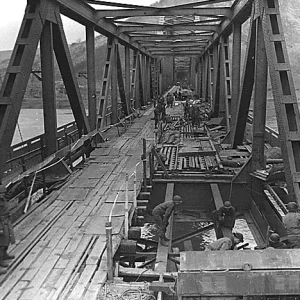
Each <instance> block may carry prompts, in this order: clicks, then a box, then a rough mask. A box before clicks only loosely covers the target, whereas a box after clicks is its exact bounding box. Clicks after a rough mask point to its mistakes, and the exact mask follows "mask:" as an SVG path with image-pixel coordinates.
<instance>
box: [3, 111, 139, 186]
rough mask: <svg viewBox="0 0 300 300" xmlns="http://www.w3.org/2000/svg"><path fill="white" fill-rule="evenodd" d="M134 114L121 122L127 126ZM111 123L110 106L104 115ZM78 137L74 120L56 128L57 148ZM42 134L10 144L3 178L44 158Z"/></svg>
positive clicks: (109, 124)
mask: <svg viewBox="0 0 300 300" xmlns="http://www.w3.org/2000/svg"><path fill="white" fill-rule="evenodd" d="M118 115H119V116H120V115H121V106H119V108H118ZM133 117H134V116H133V115H132V114H131V115H129V116H127V117H125V118H124V122H119V123H118V124H123V123H124V124H125V125H124V124H123V125H124V126H127V122H128V120H129V121H130V122H131V121H132V118H133ZM111 125H112V111H111V106H108V107H107V113H106V115H105V126H106V128H109V127H110V126H111ZM104 130H105V129H104ZM79 138H80V134H79V131H78V129H77V125H76V122H75V121H73V122H70V123H67V124H65V125H63V126H60V127H59V128H58V129H57V150H61V149H63V148H64V147H65V146H67V145H69V144H71V143H73V142H75V141H77V140H78V139H79ZM44 150H45V144H44V134H40V135H38V136H35V137H33V138H30V139H28V140H26V141H23V142H21V143H17V144H15V145H12V146H11V147H10V150H9V159H8V160H7V161H6V164H5V168H4V174H3V179H4V181H7V179H8V178H11V177H14V176H17V175H18V174H21V173H22V172H24V171H26V170H28V169H30V168H31V167H33V166H35V165H37V164H38V163H40V162H42V161H43V160H44V159H45V154H44V153H45V151H44Z"/></svg>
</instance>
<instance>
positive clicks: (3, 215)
mask: <svg viewBox="0 0 300 300" xmlns="http://www.w3.org/2000/svg"><path fill="white" fill-rule="evenodd" d="M5 193H6V187H5V186H4V185H0V274H4V273H6V268H7V267H8V266H9V264H8V263H7V262H6V260H9V259H14V258H15V257H14V256H13V255H9V254H8V253H7V250H8V246H9V244H14V243H15V237H14V232H13V228H12V224H11V221H10V214H9V208H8V201H7V199H6V197H5Z"/></svg>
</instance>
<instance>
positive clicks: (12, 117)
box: [0, 0, 300, 299]
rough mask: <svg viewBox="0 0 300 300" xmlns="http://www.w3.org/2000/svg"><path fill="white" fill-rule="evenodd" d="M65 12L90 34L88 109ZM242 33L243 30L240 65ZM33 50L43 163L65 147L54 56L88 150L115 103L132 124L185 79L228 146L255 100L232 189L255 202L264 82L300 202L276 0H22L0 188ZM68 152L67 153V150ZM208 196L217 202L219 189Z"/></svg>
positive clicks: (292, 108) (238, 140) (8, 82)
mask: <svg viewBox="0 0 300 300" xmlns="http://www.w3.org/2000/svg"><path fill="white" fill-rule="evenodd" d="M62 15H63V16H66V17H68V18H70V19H72V20H74V21H76V22H78V23H80V24H81V25H83V26H84V27H85V30H86V60H87V74H86V77H87V86H88V107H84V103H83V100H82V95H81V93H80V88H79V85H78V82H77V74H75V70H74V64H73V62H72V58H71V54H70V50H69V48H68V44H67V39H66V34H65V31H64V28H63V23H62ZM246 24H247V26H246ZM244 27H247V28H249V29H248V35H247V42H246V51H245V57H244V60H243V61H244V63H243V65H242V63H241V62H242V32H243V29H244ZM96 33H99V34H101V35H104V36H105V37H106V38H107V44H106V55H105V64H104V68H103V76H102V81H101V83H100V85H101V90H100V94H97V91H96V83H97V82H96V65H97V63H98V62H97V61H96V59H95V56H96V55H95V53H96V47H95V34H96ZM38 47H39V51H40V60H41V70H40V71H41V72H40V74H39V77H40V79H41V82H42V100H43V111H44V130H45V133H44V136H43V139H41V141H40V142H39V143H40V144H39V146H38V147H39V149H42V151H43V155H42V156H41V157H42V159H46V158H47V157H53V156H55V155H58V156H57V157H58V158H59V154H58V153H61V152H63V151H64V147H63V146H64V145H60V144H59V143H58V140H59V139H60V138H61V137H62V134H58V128H57V122H56V95H55V94H56V93H55V59H56V61H57V64H58V66H59V70H60V73H61V77H62V79H63V83H64V86H65V89H66V93H67V96H68V99H69V102H70V106H71V109H72V112H73V114H74V118H75V123H76V125H77V132H76V134H74V136H76V139H78V140H77V142H75V143H76V147H79V146H80V147H81V146H82V147H83V148H85V146H86V145H87V142H91V141H92V139H94V138H99V139H101V138H102V137H101V132H102V131H103V130H105V128H106V127H107V126H113V125H114V124H117V123H119V122H120V120H119V109H120V107H122V110H123V112H124V118H125V119H126V118H128V119H129V118H131V117H132V116H133V115H134V114H135V113H136V111H137V110H139V109H140V108H141V107H143V106H146V105H147V104H148V103H149V102H150V101H151V99H152V98H153V97H155V96H156V95H159V94H162V93H163V92H165V91H166V90H167V89H168V87H169V86H171V85H173V84H174V83H175V82H176V81H178V79H181V78H186V79H187V80H188V82H189V83H190V84H191V85H192V87H193V88H194V90H195V91H196V92H197V94H198V95H199V98H200V99H202V100H204V101H207V102H211V104H212V107H213V116H214V117H218V118H224V120H225V124H226V128H227V132H226V137H225V139H224V141H225V142H226V143H227V144H229V145H230V146H231V147H232V148H237V147H239V146H241V145H242V144H243V139H244V134H245V131H246V124H247V118H248V113H249V108H250V101H251V100H252V99H253V103H254V107H253V122H252V125H253V126H252V128H253V132H252V153H251V158H250V159H249V160H248V161H247V164H246V165H245V167H243V168H242V169H241V171H240V173H239V174H238V176H237V177H236V180H235V182H234V183H239V182H240V181H242V182H245V181H246V182H250V184H251V190H252V193H253V197H254V198H256V200H257V202H259V201H260V200H262V199H261V198H262V197H261V195H262V190H263V185H262V184H261V183H260V182H258V181H257V180H255V179H252V178H251V177H250V173H251V172H252V171H254V170H257V169H263V168H265V159H264V145H265V126H266V102H267V83H268V76H269V79H270V82H271V86H272V92H273V98H274V104H275V110H276V117H277V123H278V130H279V140H280V147H281V150H282V157H283V162H284V168H285V179H286V183H287V189H288V195H289V200H292V201H295V202H297V203H298V204H300V187H299V183H300V118H299V108H298V104H297V98H296V94H295V88H294V84H293V78H292V73H291V67H290V64H289V58H288V52H287V47H286V42H285V39H284V32H283V27H282V22H281V16H280V8H279V1H278V0H235V1H227V0H203V1H195V2H194V3H186V4H179V5H173V6H172V5H171V6H167V7H158V6H156V5H155V4H154V5H153V6H142V5H131V4H120V3H113V2H108V1H97V0H72V1H70V0H28V3H27V7H26V11H25V14H24V18H23V21H22V24H21V27H20V31H19V34H18V37H17V40H16V44H15V46H14V49H13V52H12V56H11V59H10V61H9V65H8V67H7V71H6V74H5V77H4V80H3V84H2V86H1V90H0V145H1V151H0V182H1V183H5V177H6V175H7V172H8V170H9V168H8V167H7V164H8V161H11V160H12V159H16V157H15V158H14V157H11V156H10V153H11V143H12V139H13V135H14V132H15V128H16V126H17V121H18V117H19V114H20V110H21V107H22V102H23V99H24V94H25V91H26V87H27V83H28V80H29V78H30V76H31V73H32V68H33V62H34V59H35V56H36V51H37V50H38ZM121 53H124V57H125V61H124V62H122V61H121ZM268 74H269V75H268ZM133 100H134V101H133ZM86 110H87V111H88V113H86ZM72 131H73V129H72ZM66 148H67V149H66V150H65V151H66V152H67V151H68V149H69V148H70V146H66ZM66 152H63V153H66ZM39 163H40V164H42V161H40V162H39ZM20 164H22V163H20ZM41 167H42V165H41ZM168 184H170V183H168ZM172 192H173V191H172ZM212 193H213V195H214V196H215V198H218V199H219V200H220V203H221V202H222V199H220V197H219V196H220V191H219V189H218V188H217V187H216V186H215V185H213V188H212ZM220 203H219V204H220ZM267 210H268V209H267ZM267 212H269V210H268V211H267ZM257 215H259V212H258V213H257ZM266 217H270V220H268V222H269V221H270V222H271V223H272V222H273V223H272V224H273V225H274V226H275V227H277V228H278V229H279V230H282V224H281V223H280V221H279V218H278V216H274V215H268V213H266ZM259 218H260V217H258V219H259ZM260 220H261V221H262V222H265V220H264V219H263V218H261V219H260ZM264 224H265V223H264ZM254 259H255V258H254ZM192 260H193V258H191V261H189V262H190V265H192V264H193V261H192ZM282 263H283V264H284V263H285V262H282ZM289 267H292V266H290V265H289ZM187 270H188V271H190V269H187ZM202 275H203V274H202ZM202 275H201V276H202ZM188 276H190V275H189V274H188ZM199 276H200V275H199ZM201 276H200V277H201ZM297 276H298V275H297ZM297 278H298V277H297ZM234 280H235V278H234V276H233V277H232V281H234ZM297 280H298V279H297ZM278 284H279V285H280V283H278ZM274 286H275V289H276V287H278V286H277V285H276V284H275V285H274ZM295 290H297V291H298V290H299V286H297V288H295ZM239 292H240V291H239ZM292 292H293V288H291V290H290V293H292ZM183 299H184V298H183Z"/></svg>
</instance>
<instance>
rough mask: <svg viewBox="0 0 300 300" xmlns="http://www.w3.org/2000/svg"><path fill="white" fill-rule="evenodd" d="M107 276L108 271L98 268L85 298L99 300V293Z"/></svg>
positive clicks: (85, 299) (86, 299)
mask: <svg viewBox="0 0 300 300" xmlns="http://www.w3.org/2000/svg"><path fill="white" fill-rule="evenodd" d="M106 278H107V272H106V271H102V270H97V271H96V272H95V275H94V277H93V279H92V281H91V283H90V284H89V285H88V287H87V290H86V293H85V296H84V300H97V299H98V293H99V291H100V289H101V287H102V286H103V285H104V283H105V282H106Z"/></svg>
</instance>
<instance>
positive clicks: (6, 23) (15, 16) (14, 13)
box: [0, 0, 156, 51]
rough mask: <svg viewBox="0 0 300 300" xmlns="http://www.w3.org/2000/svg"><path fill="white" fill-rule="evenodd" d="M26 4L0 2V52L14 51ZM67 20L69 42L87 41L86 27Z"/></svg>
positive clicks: (141, 1)
mask: <svg viewBox="0 0 300 300" xmlns="http://www.w3.org/2000/svg"><path fill="white" fill-rule="evenodd" d="M109 2H118V3H126V4H136V5H150V4H151V3H154V2H156V0H118V1H116V0H109ZM26 3H27V0H0V51H2V50H12V49H13V47H14V44H15V41H16V38H17V34H18V32H19V28H20V25H21V22H22V19H23V15H24V10H25V7H26ZM65 20H66V18H65V19H64V20H63V21H64V28H65V31H66V35H67V39H68V42H69V43H73V42H76V41H78V40H85V29H84V27H83V26H81V25H78V24H77V23H75V22H73V21H71V20H67V22H66V21H65Z"/></svg>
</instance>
